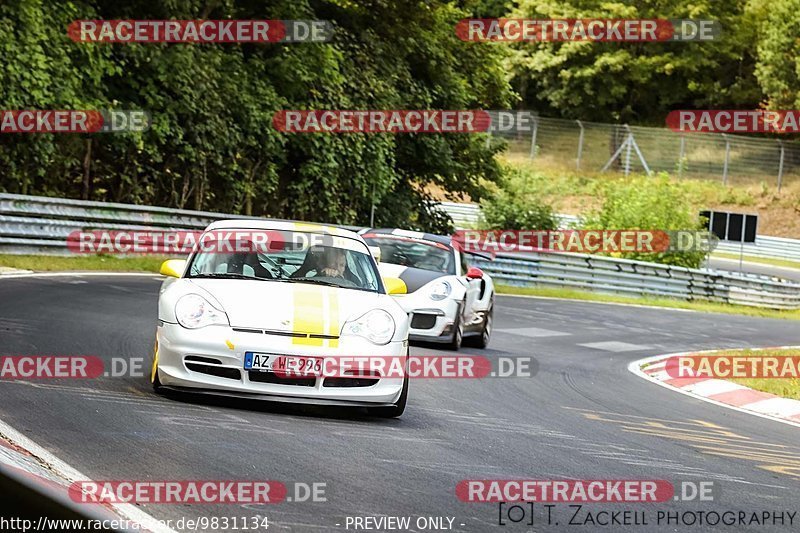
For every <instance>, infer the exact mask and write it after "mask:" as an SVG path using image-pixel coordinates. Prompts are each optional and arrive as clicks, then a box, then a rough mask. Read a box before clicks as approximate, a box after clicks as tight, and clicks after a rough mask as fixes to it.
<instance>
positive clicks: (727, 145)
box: [720, 133, 731, 185]
mask: <svg viewBox="0 0 800 533" xmlns="http://www.w3.org/2000/svg"><path fill="white" fill-rule="evenodd" d="M720 135H722V138H723V139H725V164H724V165H723V167H722V184H723V185H727V184H728V163H729V162H730V158H731V141H730V140H729V139H728V136H727V135H726V134H724V133H722V134H720Z"/></svg>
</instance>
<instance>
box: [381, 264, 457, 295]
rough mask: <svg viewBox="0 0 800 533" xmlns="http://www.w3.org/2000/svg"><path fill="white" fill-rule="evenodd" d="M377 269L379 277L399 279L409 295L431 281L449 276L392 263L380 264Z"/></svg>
mask: <svg viewBox="0 0 800 533" xmlns="http://www.w3.org/2000/svg"><path fill="white" fill-rule="evenodd" d="M378 269H379V270H380V272H381V276H383V277H390V278H400V279H402V280H403V283H405V284H406V288H407V290H408V292H409V293H412V292H414V291H416V290H418V289H421V288H422V287H424V286H425V285H427V284H428V283H430V282H431V281H433V280H435V279H437V278H442V277H445V276H449V275H450V274H445V273H444V272H434V271H432V270H423V269H421V268H413V267H407V266H403V265H394V264H392V263H380V264H379V265H378Z"/></svg>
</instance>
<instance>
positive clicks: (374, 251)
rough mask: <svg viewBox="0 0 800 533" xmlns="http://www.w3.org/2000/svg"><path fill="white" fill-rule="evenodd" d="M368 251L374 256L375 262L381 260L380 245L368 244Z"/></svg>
mask: <svg viewBox="0 0 800 533" xmlns="http://www.w3.org/2000/svg"><path fill="white" fill-rule="evenodd" d="M369 253H371V254H372V257H374V258H375V262H376V263H380V262H381V247H380V246H370V247H369Z"/></svg>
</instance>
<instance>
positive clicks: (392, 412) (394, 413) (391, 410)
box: [367, 374, 408, 418]
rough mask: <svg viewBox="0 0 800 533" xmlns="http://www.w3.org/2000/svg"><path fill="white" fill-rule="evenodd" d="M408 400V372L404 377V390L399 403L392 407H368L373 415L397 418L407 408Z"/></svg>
mask: <svg viewBox="0 0 800 533" xmlns="http://www.w3.org/2000/svg"><path fill="white" fill-rule="evenodd" d="M407 401H408V374H406V377H405V378H404V379H403V391H402V392H401V393H400V398H398V399H397V403H396V404H394V405H392V406H390V407H370V408H369V409H367V411H368V412H369V414H371V415H372V416H378V417H380V418H397V417H398V416H400V415H402V414H403V411H405V410H406V402H407Z"/></svg>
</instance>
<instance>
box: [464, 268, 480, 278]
mask: <svg viewBox="0 0 800 533" xmlns="http://www.w3.org/2000/svg"><path fill="white" fill-rule="evenodd" d="M467 278H469V279H483V270H481V269H480V268H478V267H469V268H468V269H467Z"/></svg>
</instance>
